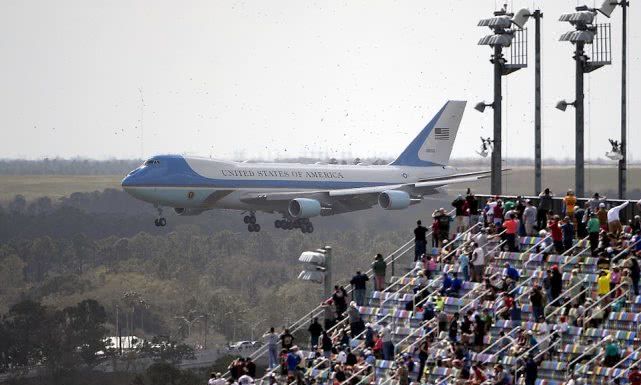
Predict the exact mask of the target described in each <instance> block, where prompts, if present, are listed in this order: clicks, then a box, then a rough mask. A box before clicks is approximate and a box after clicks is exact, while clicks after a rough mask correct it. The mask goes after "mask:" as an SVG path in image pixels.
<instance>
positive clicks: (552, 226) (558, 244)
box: [548, 215, 563, 254]
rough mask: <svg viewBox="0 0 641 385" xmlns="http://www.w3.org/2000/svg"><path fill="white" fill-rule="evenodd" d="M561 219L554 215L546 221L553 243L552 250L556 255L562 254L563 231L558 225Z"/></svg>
mask: <svg viewBox="0 0 641 385" xmlns="http://www.w3.org/2000/svg"><path fill="white" fill-rule="evenodd" d="M560 220H561V218H559V216H558V215H555V216H554V217H552V219H550V220H549V221H548V229H549V230H550V233H551V234H552V242H553V243H554V249H555V250H556V252H557V253H559V254H561V253H563V231H562V230H561V226H560V225H559V222H560Z"/></svg>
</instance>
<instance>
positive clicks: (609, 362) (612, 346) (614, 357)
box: [603, 338, 621, 368]
mask: <svg viewBox="0 0 641 385" xmlns="http://www.w3.org/2000/svg"><path fill="white" fill-rule="evenodd" d="M619 360H621V348H620V347H619V344H618V343H617V341H616V340H615V339H613V338H612V339H610V341H608V343H607V345H605V354H604V358H603V366H605V367H608V368H610V367H612V366H614V365H615V364H616V363H617V362H619Z"/></svg>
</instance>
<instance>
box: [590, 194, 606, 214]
mask: <svg viewBox="0 0 641 385" xmlns="http://www.w3.org/2000/svg"><path fill="white" fill-rule="evenodd" d="M605 200H606V197H600V196H599V193H594V197H592V198H591V199H590V200H588V203H587V206H588V210H590V213H596V212H597V211H598V210H599V207H600V205H601V204H603V207H605Z"/></svg>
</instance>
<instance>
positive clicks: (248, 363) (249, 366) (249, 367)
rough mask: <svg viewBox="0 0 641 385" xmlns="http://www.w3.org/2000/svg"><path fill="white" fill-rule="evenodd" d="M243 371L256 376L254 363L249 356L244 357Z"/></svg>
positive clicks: (252, 376) (253, 376)
mask: <svg viewBox="0 0 641 385" xmlns="http://www.w3.org/2000/svg"><path fill="white" fill-rule="evenodd" d="M245 371H246V372H247V375H248V376H249V377H251V378H252V379H253V378H256V364H255V363H254V361H252V358H251V357H247V358H246V359H245Z"/></svg>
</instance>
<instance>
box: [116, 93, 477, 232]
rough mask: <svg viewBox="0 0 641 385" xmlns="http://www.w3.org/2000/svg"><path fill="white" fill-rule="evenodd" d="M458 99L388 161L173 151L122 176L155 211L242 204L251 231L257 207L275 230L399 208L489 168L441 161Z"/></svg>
mask: <svg viewBox="0 0 641 385" xmlns="http://www.w3.org/2000/svg"><path fill="white" fill-rule="evenodd" d="M465 104H466V102H464V101H448V102H447V103H446V104H445V105H444V106H443V108H441V110H440V111H439V112H438V113H437V114H436V115H435V116H434V118H432V120H431V121H430V122H429V123H428V124H427V126H426V127H425V128H424V129H423V130H422V131H421V132H420V133H419V134H418V136H416V138H415V139H414V140H413V141H412V142H411V143H410V144H409V146H408V147H407V148H406V149H405V151H403V153H402V154H401V155H400V156H399V157H398V158H397V159H396V160H395V161H394V162H392V163H390V164H389V165H363V164H359V165H338V164H294V163H239V162H231V161H223V160H212V159H207V158H198V157H187V156H180V155H159V156H154V157H152V158H150V159H149V160H147V161H146V162H145V163H144V164H143V165H142V166H140V167H138V168H137V169H135V170H133V171H132V172H131V173H129V175H127V176H126V177H125V178H124V179H123V181H122V187H123V188H124V190H125V191H126V192H127V193H129V194H131V195H132V196H133V197H135V198H137V199H140V200H143V201H145V202H149V203H152V204H153V205H154V206H155V207H156V208H158V211H159V218H158V219H156V226H164V225H165V224H166V220H165V218H163V217H162V207H171V208H173V209H174V211H175V212H176V213H177V214H178V215H197V214H200V213H202V212H203V211H205V210H211V209H232V210H241V211H243V212H245V213H248V215H245V217H244V220H245V223H247V225H248V226H247V228H248V230H249V231H251V232H255V231H260V225H259V224H257V223H256V215H255V213H256V212H259V211H261V212H268V213H280V214H282V216H283V219H282V220H277V221H275V226H276V227H277V228H281V229H293V228H298V229H301V231H302V232H303V233H311V232H312V231H313V230H314V227H313V225H312V223H311V222H310V218H313V217H315V216H319V215H333V214H341V213H348V212H352V211H358V210H365V209H369V208H371V207H373V206H375V205H379V206H380V207H382V208H383V209H385V210H399V209H404V208H407V207H409V206H410V205H412V204H415V203H419V202H420V201H421V200H422V198H423V196H425V195H429V194H435V193H437V188H439V187H442V186H445V185H448V184H452V183H460V182H469V181H474V180H477V179H480V178H483V177H486V176H487V174H488V172H487V171H484V172H474V173H465V174H460V173H458V174H457V173H455V170H454V169H452V168H451V167H448V166H447V163H448V161H449V158H450V153H451V152H452V146H453V145H454V140H455V138H456V133H457V131H458V127H459V124H460V122H461V118H462V116H463V112H464V110H465Z"/></svg>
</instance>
